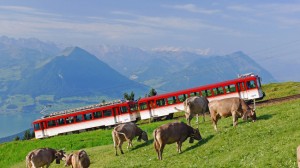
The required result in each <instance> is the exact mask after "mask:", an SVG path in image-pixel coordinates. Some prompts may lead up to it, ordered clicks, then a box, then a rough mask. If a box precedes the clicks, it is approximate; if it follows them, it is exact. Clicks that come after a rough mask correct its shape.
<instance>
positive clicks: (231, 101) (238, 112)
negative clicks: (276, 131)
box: [208, 97, 256, 131]
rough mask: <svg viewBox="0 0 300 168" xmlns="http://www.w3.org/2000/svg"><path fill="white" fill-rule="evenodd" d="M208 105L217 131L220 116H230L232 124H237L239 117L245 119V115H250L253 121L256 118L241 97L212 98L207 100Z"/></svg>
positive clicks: (253, 111)
mask: <svg viewBox="0 0 300 168" xmlns="http://www.w3.org/2000/svg"><path fill="white" fill-rule="evenodd" d="M208 106H209V112H210V117H211V120H212V123H213V126H214V129H215V130H216V131H218V129H217V122H218V119H220V118H221V117H229V116H232V118H233V126H236V125H237V123H238V122H237V120H238V118H239V117H242V119H243V120H247V117H251V118H252V121H253V122H254V121H255V120H256V113H255V110H253V109H251V108H250V107H249V106H248V105H247V104H246V102H245V101H244V100H243V99H241V98H238V97H233V98H225V99H221V100H214V101H211V102H209V104H208Z"/></svg>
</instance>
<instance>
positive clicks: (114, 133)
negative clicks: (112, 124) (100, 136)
mask: <svg viewBox="0 0 300 168" xmlns="http://www.w3.org/2000/svg"><path fill="white" fill-rule="evenodd" d="M111 134H112V138H113V141H114V147H116V146H117V140H116V136H117V135H116V131H115V130H113V131H112V133H111Z"/></svg>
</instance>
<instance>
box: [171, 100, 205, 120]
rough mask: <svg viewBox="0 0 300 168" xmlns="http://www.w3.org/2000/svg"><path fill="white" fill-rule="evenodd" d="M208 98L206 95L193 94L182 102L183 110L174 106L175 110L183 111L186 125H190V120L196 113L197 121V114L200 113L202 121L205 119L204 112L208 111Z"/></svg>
mask: <svg viewBox="0 0 300 168" xmlns="http://www.w3.org/2000/svg"><path fill="white" fill-rule="evenodd" d="M208 103H209V102H208V100H207V98H206V97H202V96H201V97H199V96H193V97H189V98H187V99H186V100H185V101H184V102H183V106H184V110H179V109H177V108H175V109H176V110H177V111H185V118H186V120H187V122H188V125H191V120H192V119H193V117H194V116H195V115H196V117H197V123H198V118H199V117H198V116H199V115H200V114H202V116H203V121H205V112H208Z"/></svg>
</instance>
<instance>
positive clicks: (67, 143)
mask: <svg viewBox="0 0 300 168" xmlns="http://www.w3.org/2000/svg"><path fill="white" fill-rule="evenodd" d="M264 91H265V92H266V94H267V96H268V97H267V98H273V97H283V96H285V95H291V94H299V83H295V82H293V83H292V82H288V83H283V84H269V85H267V86H264ZM178 114H179V113H177V114H176V115H178ZM182 114H183V113H181V115H182ZM257 116H258V120H257V122H255V123H252V122H244V121H242V120H241V119H239V124H238V126H237V127H236V128H234V127H232V118H231V117H229V118H222V119H221V120H220V121H219V122H218V129H219V132H215V131H214V129H213V126H212V124H211V121H210V119H209V118H208V117H206V122H204V123H202V122H200V125H199V129H200V132H201V135H202V137H203V140H202V141H200V142H196V141H195V142H194V143H193V144H189V143H188V141H186V142H184V143H183V147H182V151H183V152H182V153H181V154H178V153H177V151H176V144H171V145H167V146H166V147H165V150H164V153H163V160H162V161H159V160H158V159H157V154H156V152H155V150H154V148H153V144H152V143H153V137H152V132H153V130H154V129H155V128H157V127H158V126H160V125H162V124H164V123H168V122H171V121H170V120H168V121H160V122H153V123H150V124H148V122H147V121H146V120H144V121H143V123H145V124H143V125H140V127H141V128H142V129H143V130H146V131H147V132H148V136H149V140H150V141H149V142H148V143H144V142H137V141H136V140H134V141H133V145H134V147H133V148H132V149H129V150H127V149H126V147H127V143H125V144H124V145H123V150H124V153H125V154H124V155H119V156H115V150H114V147H113V143H112V138H111V129H107V130H96V131H90V132H84V133H80V134H72V135H66V136H56V137H53V138H49V139H44V140H30V141H14V142H9V143H3V144H0V158H1V159H0V167H1V168H5V167H13V168H19V167H25V156H26V155H27V153H28V152H29V151H31V150H33V149H36V148H41V147H52V148H56V149H61V148H65V149H66V151H67V153H70V152H72V151H75V150H79V149H85V150H86V151H87V153H88V154H89V155H90V159H91V162H92V164H91V168H93V167H95V168H98V167H276V168H277V167H297V163H296V148H297V146H298V145H300V124H299V123H300V100H299V99H298V100H293V101H289V102H284V103H278V104H274V105H270V106H264V107H258V108H257ZM178 120H180V121H185V119H183V118H179V119H178ZM200 121H202V119H201V118H200ZM192 123H195V120H193V121H192ZM194 127H195V125H194ZM118 152H119V151H118ZM51 167H63V164H62V163H61V164H60V165H56V164H55V163H53V164H52V165H51Z"/></svg>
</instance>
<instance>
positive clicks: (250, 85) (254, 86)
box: [247, 80, 256, 89]
mask: <svg viewBox="0 0 300 168" xmlns="http://www.w3.org/2000/svg"><path fill="white" fill-rule="evenodd" d="M247 88H248V89H252V88H256V84H255V81H254V80H251V81H247Z"/></svg>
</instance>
